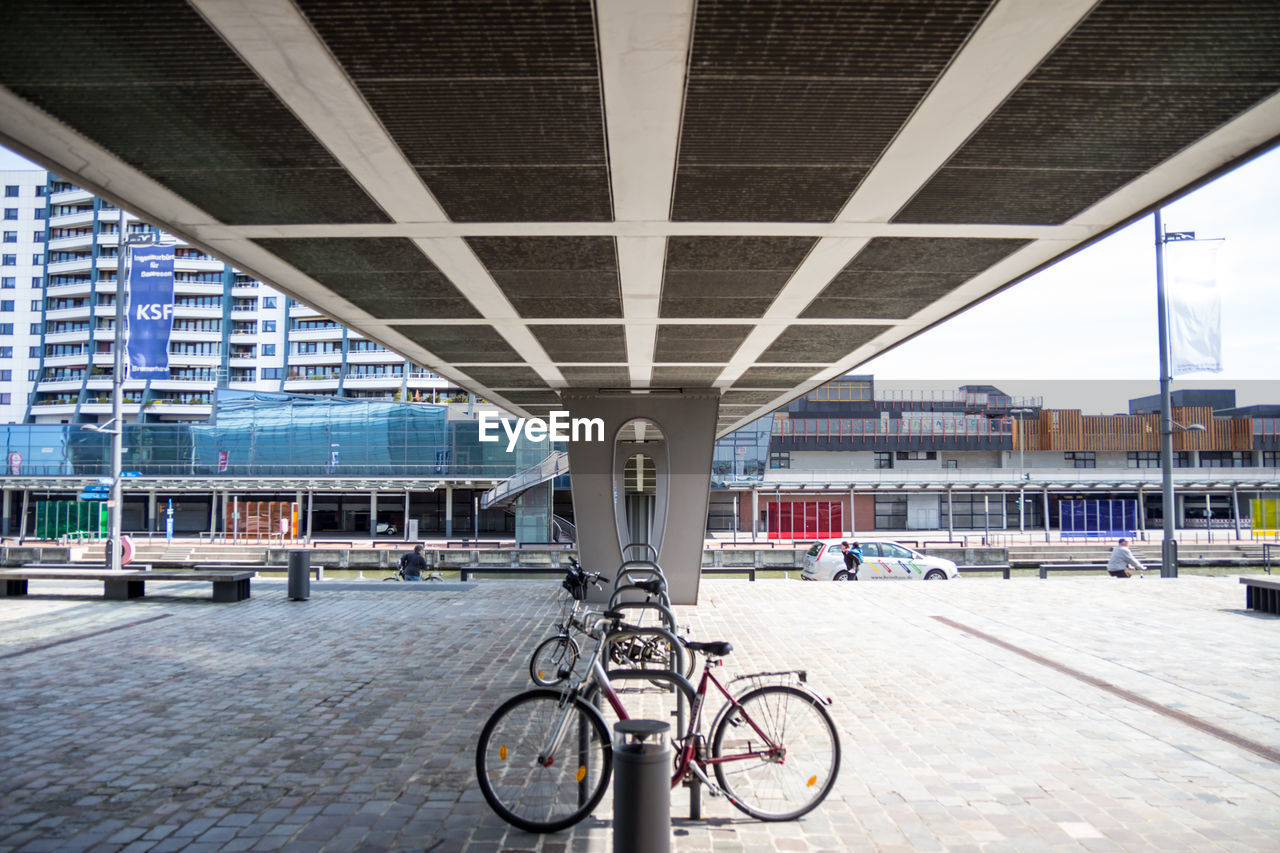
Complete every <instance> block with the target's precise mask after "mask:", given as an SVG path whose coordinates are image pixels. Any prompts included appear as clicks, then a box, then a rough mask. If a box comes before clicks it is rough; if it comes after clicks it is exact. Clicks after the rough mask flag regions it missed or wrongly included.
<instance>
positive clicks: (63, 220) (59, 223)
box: [49, 210, 93, 228]
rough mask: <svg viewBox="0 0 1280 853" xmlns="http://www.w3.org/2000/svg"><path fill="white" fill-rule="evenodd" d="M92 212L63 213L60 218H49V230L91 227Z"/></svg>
mask: <svg viewBox="0 0 1280 853" xmlns="http://www.w3.org/2000/svg"><path fill="white" fill-rule="evenodd" d="M92 224H93V211H92V210H82V211H79V212H77V213H64V214H62V215H61V216H50V217H49V227H50V228H74V227H76V226H77V225H92Z"/></svg>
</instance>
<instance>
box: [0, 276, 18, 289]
mask: <svg viewBox="0 0 1280 853" xmlns="http://www.w3.org/2000/svg"><path fill="white" fill-rule="evenodd" d="M17 286H18V279H17V278H16V277H15V276H11V275H7V276H5V277H4V278H0V288H3V289H5V290H9V289H10V288H13V287H17Z"/></svg>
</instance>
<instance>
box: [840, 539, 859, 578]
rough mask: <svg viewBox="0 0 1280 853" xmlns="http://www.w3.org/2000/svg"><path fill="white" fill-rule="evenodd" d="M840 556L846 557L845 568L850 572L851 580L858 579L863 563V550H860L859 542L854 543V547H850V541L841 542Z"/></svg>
mask: <svg viewBox="0 0 1280 853" xmlns="http://www.w3.org/2000/svg"><path fill="white" fill-rule="evenodd" d="M840 556H841V557H843V558H844V570H845V571H846V572H848V573H849V580H851V581H856V580H857V579H858V566H861V565H862V551H860V550H858V543H857V542H855V543H853V547H852V548H851V547H849V543H848V542H847V541H846V542H841V543H840Z"/></svg>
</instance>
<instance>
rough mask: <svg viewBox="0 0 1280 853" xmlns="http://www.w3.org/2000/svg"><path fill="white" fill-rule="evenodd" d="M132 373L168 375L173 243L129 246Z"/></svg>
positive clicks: (155, 376)
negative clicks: (167, 244)
mask: <svg viewBox="0 0 1280 853" xmlns="http://www.w3.org/2000/svg"><path fill="white" fill-rule="evenodd" d="M128 251H129V342H128V352H129V376H130V377H131V378H134V379H167V378H168V377H169V335H170V333H171V332H172V331H173V247H172V246H129V247H128Z"/></svg>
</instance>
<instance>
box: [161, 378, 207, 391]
mask: <svg viewBox="0 0 1280 853" xmlns="http://www.w3.org/2000/svg"><path fill="white" fill-rule="evenodd" d="M215 384H216V380H215V379H214V378H213V377H212V376H210V377H209V378H208V379H178V378H175V377H170V378H168V379H152V380H151V390H152V391H155V392H157V393H158V392H160V391H186V392H191V391H207V390H209V389H210V388H212V387H213V386H214V385H215Z"/></svg>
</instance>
